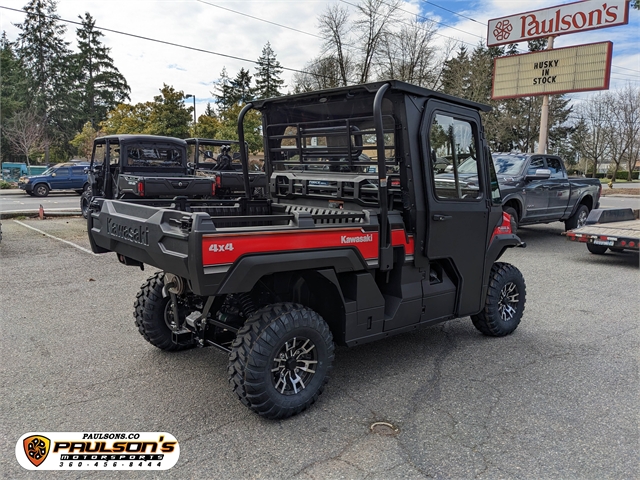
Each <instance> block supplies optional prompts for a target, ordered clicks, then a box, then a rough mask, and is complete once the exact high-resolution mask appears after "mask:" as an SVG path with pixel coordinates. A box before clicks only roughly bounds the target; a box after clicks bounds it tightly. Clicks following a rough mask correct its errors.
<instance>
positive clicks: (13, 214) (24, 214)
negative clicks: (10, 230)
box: [0, 210, 82, 220]
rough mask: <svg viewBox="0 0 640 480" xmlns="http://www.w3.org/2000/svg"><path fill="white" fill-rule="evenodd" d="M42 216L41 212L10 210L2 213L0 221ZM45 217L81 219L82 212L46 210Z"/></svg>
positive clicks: (0, 213)
mask: <svg viewBox="0 0 640 480" xmlns="http://www.w3.org/2000/svg"><path fill="white" fill-rule="evenodd" d="M39 214H40V210H10V211H8V212H0V219H2V220H5V219H8V218H15V217H37V216H38V215H39ZM44 216H45V218H46V217H81V216H82V211H80V210H45V211H44Z"/></svg>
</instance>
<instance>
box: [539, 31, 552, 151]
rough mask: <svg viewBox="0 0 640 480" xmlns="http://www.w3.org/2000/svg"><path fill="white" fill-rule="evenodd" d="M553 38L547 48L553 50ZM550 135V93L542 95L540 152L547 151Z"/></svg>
mask: <svg viewBox="0 0 640 480" xmlns="http://www.w3.org/2000/svg"><path fill="white" fill-rule="evenodd" d="M553 39H554V37H549V39H548V40H549V41H548V43H547V48H546V50H553ZM548 137H549V95H544V96H543V97H542V111H541V112H540V136H539V137H538V153H545V152H546V151H547V138H548Z"/></svg>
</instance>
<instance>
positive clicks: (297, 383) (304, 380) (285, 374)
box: [271, 337, 318, 395]
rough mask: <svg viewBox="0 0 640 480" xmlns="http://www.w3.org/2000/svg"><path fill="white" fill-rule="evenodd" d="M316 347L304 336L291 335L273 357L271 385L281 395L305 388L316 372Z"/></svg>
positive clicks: (294, 392)
mask: <svg viewBox="0 0 640 480" xmlns="http://www.w3.org/2000/svg"><path fill="white" fill-rule="evenodd" d="M317 350H318V349H317V348H316V345H315V344H314V343H313V342H312V341H311V340H310V339H309V338H306V337H293V338H292V339H291V340H289V341H288V342H286V343H285V344H284V345H283V346H282V348H280V350H279V351H278V352H277V353H276V355H275V356H274V357H273V365H272V368H271V374H272V375H273V385H274V387H275V389H276V390H277V391H278V392H279V393H281V394H282V395H296V394H298V393H300V392H301V391H302V390H304V389H305V388H307V386H308V385H309V383H310V382H311V380H312V379H313V376H314V375H315V373H316V365H317V364H318V351H317Z"/></svg>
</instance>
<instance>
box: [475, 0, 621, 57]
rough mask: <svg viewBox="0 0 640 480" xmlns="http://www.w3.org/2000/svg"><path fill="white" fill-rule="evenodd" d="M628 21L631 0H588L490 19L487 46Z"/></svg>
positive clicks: (575, 31) (609, 25)
mask: <svg viewBox="0 0 640 480" xmlns="http://www.w3.org/2000/svg"><path fill="white" fill-rule="evenodd" d="M626 23H629V1H628V0H605V1H603V0H586V1H584V2H575V3H567V4H565V5H559V6H557V7H551V8H544V9H541V10H535V11H533V12H526V13H518V14H516V15H510V16H508V17H501V18H494V19H493V20H489V30H488V33H487V46H489V47H494V46H496V45H505V44H507V43H517V42H524V41H528V40H533V39H536V38H543V37H551V36H555V35H563V34H565V33H577V32H584V31H586V30H594V29H596V28H605V27H613V26H615V25H624V24H626Z"/></svg>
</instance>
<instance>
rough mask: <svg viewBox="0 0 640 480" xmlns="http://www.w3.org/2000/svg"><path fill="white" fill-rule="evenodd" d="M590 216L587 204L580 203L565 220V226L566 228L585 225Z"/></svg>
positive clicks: (570, 228)
mask: <svg viewBox="0 0 640 480" xmlns="http://www.w3.org/2000/svg"><path fill="white" fill-rule="evenodd" d="M588 217H589V207H587V206H586V205H580V206H579V207H578V209H577V210H576V211H575V213H574V214H573V215H571V216H570V217H569V218H568V219H567V220H566V221H565V222H564V227H565V229H566V230H573V229H574V228H580V227H584V226H585V225H586V224H587V218H588Z"/></svg>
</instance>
